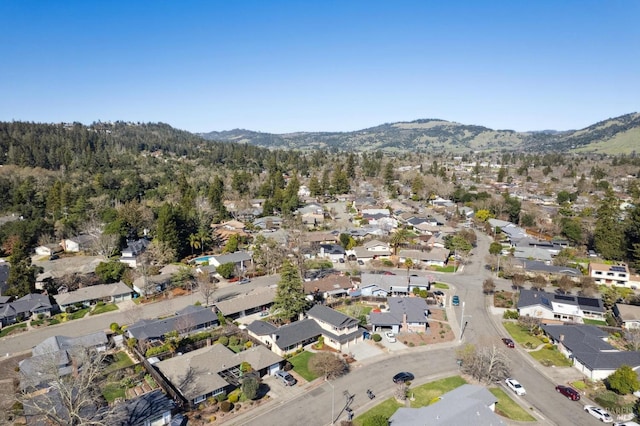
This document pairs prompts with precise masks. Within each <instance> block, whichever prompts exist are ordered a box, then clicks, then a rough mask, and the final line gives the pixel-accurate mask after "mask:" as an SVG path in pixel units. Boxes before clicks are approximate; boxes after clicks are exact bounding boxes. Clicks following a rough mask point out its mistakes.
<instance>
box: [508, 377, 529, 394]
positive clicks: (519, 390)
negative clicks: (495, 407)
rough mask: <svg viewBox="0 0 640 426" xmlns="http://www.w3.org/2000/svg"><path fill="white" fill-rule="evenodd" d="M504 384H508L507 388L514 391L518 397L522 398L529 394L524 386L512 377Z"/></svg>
mask: <svg viewBox="0 0 640 426" xmlns="http://www.w3.org/2000/svg"><path fill="white" fill-rule="evenodd" d="M504 382H505V383H506V384H507V387H508V388H509V389H511V390H512V391H514V392H515V394H516V395H518V396H522V395H525V394H526V393H527V391H526V390H525V388H524V386H522V385H521V384H520V382H519V381H517V380H516V379H512V378H511V377H509V378H508V379H506V380H505V381H504Z"/></svg>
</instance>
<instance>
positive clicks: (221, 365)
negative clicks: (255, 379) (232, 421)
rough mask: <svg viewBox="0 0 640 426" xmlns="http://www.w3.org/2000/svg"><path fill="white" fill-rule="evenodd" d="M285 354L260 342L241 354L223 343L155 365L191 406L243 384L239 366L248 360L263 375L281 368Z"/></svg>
mask: <svg viewBox="0 0 640 426" xmlns="http://www.w3.org/2000/svg"><path fill="white" fill-rule="evenodd" d="M282 361H283V359H282V357H280V356H278V355H276V354H275V353H273V352H272V351H270V350H269V349H267V348H265V347H264V346H261V345H256V346H253V347H251V348H249V349H247V350H244V351H240V352H238V353H235V352H233V351H232V350H231V349H229V348H227V347H226V346H224V345H221V344H214V345H211V346H206V347H204V348H200V349H196V350H194V351H191V352H187V353H185V354H182V355H180V356H176V357H173V358H169V359H166V360H164V361H159V362H156V363H154V364H153V367H155V368H156V369H157V370H158V371H159V372H160V373H161V374H162V375H163V376H164V377H165V378H166V379H167V380H168V381H169V382H171V383H172V384H173V386H174V387H175V388H176V389H177V390H178V392H180V394H182V396H183V397H184V398H185V399H186V400H187V401H189V405H190V406H191V408H194V407H196V406H197V405H198V404H199V403H201V402H203V401H205V400H206V399H207V398H209V397H213V396H216V395H220V394H222V393H227V394H229V393H230V392H231V391H232V390H234V389H235V388H237V387H238V386H239V385H240V384H241V380H242V374H243V373H242V372H241V371H240V365H241V364H242V363H243V362H247V363H249V364H250V365H251V367H252V368H253V370H254V371H256V372H257V374H258V375H259V376H260V377H262V376H264V375H267V374H269V375H271V374H273V373H274V372H276V371H277V370H279V369H280V365H281V363H282Z"/></svg>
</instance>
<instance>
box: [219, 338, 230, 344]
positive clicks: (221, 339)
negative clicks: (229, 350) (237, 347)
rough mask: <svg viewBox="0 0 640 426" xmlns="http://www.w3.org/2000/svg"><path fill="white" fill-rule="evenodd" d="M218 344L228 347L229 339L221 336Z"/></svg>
mask: <svg viewBox="0 0 640 426" xmlns="http://www.w3.org/2000/svg"><path fill="white" fill-rule="evenodd" d="M218 343H220V344H221V345H224V346H227V345H229V338H228V337H227V336H220V337H219V338H218Z"/></svg>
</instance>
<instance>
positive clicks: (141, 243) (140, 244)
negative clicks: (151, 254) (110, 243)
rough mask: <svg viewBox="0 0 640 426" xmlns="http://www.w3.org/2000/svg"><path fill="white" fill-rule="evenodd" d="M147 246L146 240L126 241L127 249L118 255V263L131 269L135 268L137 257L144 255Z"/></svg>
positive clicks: (147, 241)
mask: <svg viewBox="0 0 640 426" xmlns="http://www.w3.org/2000/svg"><path fill="white" fill-rule="evenodd" d="M149 244H150V242H149V240H148V239H146V238H140V239H138V240H131V241H127V247H125V248H124V249H123V250H122V252H121V253H120V262H122V263H125V264H127V265H129V267H131V268H137V267H138V256H140V255H141V254H142V253H144V251H145V250H146V249H147V247H148V246H149Z"/></svg>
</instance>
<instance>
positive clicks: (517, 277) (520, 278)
mask: <svg viewBox="0 0 640 426" xmlns="http://www.w3.org/2000/svg"><path fill="white" fill-rule="evenodd" d="M526 280H527V276H526V275H523V274H514V275H513V276H512V277H511V284H512V285H513V288H516V289H519V288H521V287H522V286H523V285H524V283H525V281H526Z"/></svg>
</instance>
